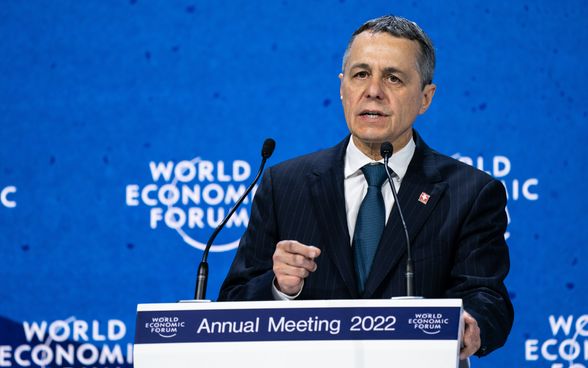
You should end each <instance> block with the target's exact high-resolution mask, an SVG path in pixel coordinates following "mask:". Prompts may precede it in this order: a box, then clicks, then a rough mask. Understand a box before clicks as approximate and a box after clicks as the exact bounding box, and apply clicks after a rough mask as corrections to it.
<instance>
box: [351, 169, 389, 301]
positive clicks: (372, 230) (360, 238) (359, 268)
mask: <svg viewBox="0 0 588 368" xmlns="http://www.w3.org/2000/svg"><path fill="white" fill-rule="evenodd" d="M361 171H362V172H363V175H364V176H365V180H366V181H367V183H368V190H367V193H366V195H365V198H364V199H363V201H362V202H361V206H360V207H359V213H358V214H357V221H356V223H355V232H354V234H353V255H354V257H355V273H356V276H357V285H358V288H359V293H360V294H362V293H363V290H364V286H365V281H366V280H367V278H368V276H369V274H370V269H371V267H372V262H373V260H374V256H375V255H376V250H377V249H378V243H379V242H380V238H381V237H382V232H383V231H384V226H385V222H386V207H385V205H384V197H382V184H384V182H385V181H386V178H387V175H386V170H385V168H384V165H382V164H368V165H365V166H364V167H362V168H361Z"/></svg>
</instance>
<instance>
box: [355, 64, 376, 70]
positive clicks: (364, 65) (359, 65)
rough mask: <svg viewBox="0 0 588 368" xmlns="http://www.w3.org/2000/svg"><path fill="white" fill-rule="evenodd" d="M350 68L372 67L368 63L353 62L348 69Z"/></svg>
mask: <svg viewBox="0 0 588 368" xmlns="http://www.w3.org/2000/svg"><path fill="white" fill-rule="evenodd" d="M351 69H367V70H372V68H371V67H370V66H369V64H366V63H356V64H353V65H351V66H350V67H349V70H351Z"/></svg>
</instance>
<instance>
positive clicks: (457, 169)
mask: <svg viewBox="0 0 588 368" xmlns="http://www.w3.org/2000/svg"><path fill="white" fill-rule="evenodd" d="M427 154H428V155H429V156H430V159H431V158H432V160H430V161H431V162H434V164H435V168H436V169H437V171H438V172H439V173H440V175H441V177H442V178H443V179H444V180H446V181H448V182H450V183H452V182H453V183H460V184H461V185H467V184H468V183H469V184H470V185H474V186H485V185H487V184H489V183H490V182H498V179H496V178H495V177H493V176H492V175H490V174H489V173H487V172H485V171H483V170H480V169H478V168H476V167H474V166H471V165H469V164H467V163H465V162H462V161H460V160H458V159H456V158H454V157H450V156H447V155H445V154H442V153H440V152H437V151H435V150H433V149H430V148H429V149H428V152H427Z"/></svg>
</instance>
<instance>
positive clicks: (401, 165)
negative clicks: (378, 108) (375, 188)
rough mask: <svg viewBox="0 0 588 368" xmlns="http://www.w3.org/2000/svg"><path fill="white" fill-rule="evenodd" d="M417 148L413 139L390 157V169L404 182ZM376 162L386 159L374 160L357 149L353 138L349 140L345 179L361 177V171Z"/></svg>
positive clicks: (346, 152)
mask: <svg viewBox="0 0 588 368" xmlns="http://www.w3.org/2000/svg"><path fill="white" fill-rule="evenodd" d="M415 148H416V145H415V143H414V139H412V138H411V139H410V141H408V143H407V144H406V146H404V147H403V148H402V149H401V150H400V151H398V152H394V154H392V157H390V160H389V161H388V167H389V168H391V169H392V171H394V172H395V173H396V175H397V176H398V179H399V180H402V178H404V175H406V171H407V170H408V165H409V164H410V160H412V156H413V155H414V151H415ZM375 162H380V163H384V159H381V160H379V161H374V160H372V159H371V158H370V157H368V156H366V155H365V154H364V153H363V152H361V151H360V150H359V148H357V146H356V145H355V143H354V142H353V137H350V138H349V143H348V144H347V150H346V151H345V171H344V174H345V179H347V178H349V177H352V176H355V175H359V174H360V173H361V171H360V169H361V168H362V167H364V166H365V165H367V164H371V163H375Z"/></svg>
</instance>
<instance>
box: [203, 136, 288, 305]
mask: <svg viewBox="0 0 588 368" xmlns="http://www.w3.org/2000/svg"><path fill="white" fill-rule="evenodd" d="M275 148H276V141H274V140H273V139H271V138H267V139H266V140H265V141H264V142H263V147H262V148H261V165H259V170H258V171H257V175H256V176H255V179H253V183H251V185H249V187H248V188H247V190H246V191H245V193H243V195H242V196H241V197H240V198H239V200H238V201H237V202H236V203H235V205H234V206H233V208H231V210H230V211H229V213H228V214H227V215H226V216H225V218H224V219H223V220H222V221H221V223H220V224H219V225H218V226H217V227H216V229H214V232H213V233H212V235H211V236H210V239H208V242H207V243H206V248H204V253H203V254H202V261H201V262H200V265H199V266H198V275H197V276H196V290H195V291H194V299H196V300H204V299H205V298H206V286H207V284H208V253H209V252H210V248H211V247H212V242H214V239H215V238H216V236H217V235H218V233H219V232H220V231H221V230H222V228H223V227H224V226H225V224H226V223H227V221H229V218H231V216H232V215H233V213H235V211H236V210H237V208H238V207H239V206H240V205H241V203H243V201H244V200H245V197H247V195H248V194H249V192H251V190H252V189H253V187H254V186H255V184H256V183H257V181H258V180H259V178H260V177H261V173H262V172H263V167H264V166H265V162H266V161H267V159H268V158H270V157H271V155H272V153H274V149H275Z"/></svg>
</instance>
